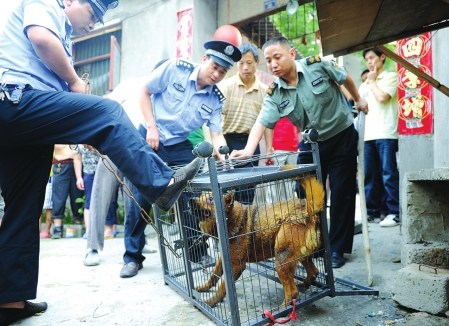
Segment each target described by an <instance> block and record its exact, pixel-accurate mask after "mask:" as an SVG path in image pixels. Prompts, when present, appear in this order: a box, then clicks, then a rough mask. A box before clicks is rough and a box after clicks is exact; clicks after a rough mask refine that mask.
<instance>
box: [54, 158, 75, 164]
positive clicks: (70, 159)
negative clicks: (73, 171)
mask: <svg viewBox="0 0 449 326" xmlns="http://www.w3.org/2000/svg"><path fill="white" fill-rule="evenodd" d="M70 163H73V159H72V158H68V159H66V160H60V161H59V160H53V163H52V164H70Z"/></svg>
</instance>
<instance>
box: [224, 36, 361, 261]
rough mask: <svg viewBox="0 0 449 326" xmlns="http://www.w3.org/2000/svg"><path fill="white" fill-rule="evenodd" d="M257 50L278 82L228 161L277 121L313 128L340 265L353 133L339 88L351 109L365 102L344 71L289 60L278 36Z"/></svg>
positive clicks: (349, 209)
mask: <svg viewBox="0 0 449 326" xmlns="http://www.w3.org/2000/svg"><path fill="white" fill-rule="evenodd" d="M263 51H264V56H265V61H266V62H267V66H268V68H269V70H270V71H271V72H272V73H273V74H274V75H275V76H276V77H278V78H277V79H276V80H275V81H274V83H273V84H272V85H270V86H269V88H268V90H267V95H266V96H265V99H264V103H263V106H262V111H261V113H260V114H259V117H258V119H257V122H256V123H255V125H254V127H253V128H252V130H251V133H250V136H249V139H248V143H247V145H246V146H245V149H244V150H241V151H235V152H233V153H231V157H236V158H237V157H247V156H249V155H252V153H253V152H254V149H255V148H256V146H257V144H258V142H259V140H260V138H261V136H262V134H263V132H264V130H265V128H270V129H272V128H273V127H274V125H275V123H276V122H277V120H279V119H280V118H281V117H287V118H288V119H289V120H291V121H292V122H293V123H294V124H295V125H296V126H297V127H298V128H299V129H300V130H305V129H310V128H315V129H317V130H318V132H319V139H318V144H319V151H320V160H321V172H322V175H323V179H324V180H325V179H326V178H327V177H328V176H329V181H330V189H331V210H330V230H329V242H330V247H331V251H332V256H331V257H332V267H334V268H339V267H342V266H343V265H344V264H345V259H344V256H343V255H344V253H351V251H352V244H353V236H354V219H355V195H356V169H357V141H358V134H357V131H356V130H355V129H354V122H353V116H352V113H351V112H350V111H349V110H348V107H347V104H346V98H345V97H344V95H343V93H342V91H341V89H340V86H339V85H343V86H344V87H345V88H346V89H347V90H348V92H349V93H350V94H351V96H352V98H353V99H354V101H355V106H356V108H357V110H359V111H364V112H365V113H367V112H368V104H367V102H366V101H365V100H364V99H362V98H361V97H360V94H359V92H358V90H357V87H356V86H355V84H354V82H353V80H352V78H351V77H350V76H349V75H348V74H347V73H346V71H345V69H344V68H342V67H339V66H338V65H336V64H335V62H334V61H329V60H325V59H322V58H321V57H319V56H312V57H308V58H305V59H302V60H299V61H295V55H296V51H295V50H294V49H293V48H292V47H291V46H290V43H289V41H288V40H287V39H286V38H284V37H278V38H273V39H271V40H268V41H267V42H266V43H265V44H264V46H263ZM270 145H271V144H267V147H270ZM299 147H300V150H301V151H304V152H305V151H310V149H311V148H310V144H306V143H304V141H302V142H301V143H300V144H299ZM304 154H305V153H300V155H299V157H298V162H299V163H311V160H312V158H311V156H310V154H309V155H304Z"/></svg>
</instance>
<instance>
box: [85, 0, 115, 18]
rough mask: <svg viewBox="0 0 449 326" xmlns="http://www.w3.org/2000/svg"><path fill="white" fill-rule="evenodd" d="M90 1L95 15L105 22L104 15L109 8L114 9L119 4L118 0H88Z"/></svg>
mask: <svg viewBox="0 0 449 326" xmlns="http://www.w3.org/2000/svg"><path fill="white" fill-rule="evenodd" d="M87 1H89V3H90V5H91V7H92V9H93V10H94V12H95V15H96V16H97V17H98V19H99V20H100V21H101V22H102V23H103V16H104V14H105V13H106V11H107V10H108V9H114V8H116V7H117V6H118V0H87Z"/></svg>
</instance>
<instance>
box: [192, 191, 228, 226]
mask: <svg viewBox="0 0 449 326" xmlns="http://www.w3.org/2000/svg"><path fill="white" fill-rule="evenodd" d="M223 199H224V205H225V213H227V212H230V211H231V210H232V208H233V206H234V203H235V201H234V194H233V193H232V192H229V193H226V194H225V195H224V196H223ZM189 207H190V211H191V213H192V214H193V215H195V216H196V217H197V218H198V219H199V220H200V221H205V220H207V219H210V218H213V219H215V202H214V198H213V196H212V193H211V192H203V193H202V194H201V195H200V196H199V197H194V198H192V199H190V200H189Z"/></svg>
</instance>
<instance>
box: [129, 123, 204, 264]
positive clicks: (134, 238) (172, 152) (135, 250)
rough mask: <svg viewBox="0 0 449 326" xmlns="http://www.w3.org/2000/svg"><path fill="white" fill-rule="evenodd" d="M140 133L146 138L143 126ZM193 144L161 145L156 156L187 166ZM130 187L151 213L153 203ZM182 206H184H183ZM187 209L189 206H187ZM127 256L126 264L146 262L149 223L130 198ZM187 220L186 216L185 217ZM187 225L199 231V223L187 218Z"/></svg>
mask: <svg viewBox="0 0 449 326" xmlns="http://www.w3.org/2000/svg"><path fill="white" fill-rule="evenodd" d="M139 132H140V133H141V135H142V138H145V137H146V129H145V128H144V127H143V126H141V127H140V128H139ZM192 148H193V147H192V144H191V143H190V141H188V140H185V141H184V142H182V143H179V144H175V145H171V146H164V145H163V144H159V148H158V150H157V151H156V154H157V155H158V156H159V157H160V158H161V159H162V160H163V161H164V162H166V164H168V165H169V166H176V165H185V164H188V163H190V162H191V161H193V160H194V158H195V156H194V155H193V154H192ZM127 185H128V187H130V189H132V192H133V194H134V197H135V198H136V201H137V203H138V204H139V205H140V206H141V207H142V208H143V209H144V210H145V211H146V212H149V211H150V209H151V203H149V202H148V201H146V200H145V198H144V197H143V196H142V195H141V194H139V192H138V191H137V189H136V187H135V186H134V185H133V184H130V183H129V182H127ZM181 198H182V202H185V204H184V205H187V200H188V199H187V198H185V196H184V195H182V196H181ZM181 205H182V204H181ZM185 207H187V206H185ZM185 210H186V209H183V208H182V207H181V211H182V212H184V211H185ZM125 211H126V219H125V235H124V236H125V254H124V255H123V261H124V262H125V263H129V262H137V263H141V262H143V261H144V259H145V256H143V255H142V249H143V247H144V246H145V228H146V226H147V223H146V222H145V220H144V219H143V218H141V216H140V210H139V208H138V207H137V205H136V204H135V203H134V202H133V201H132V200H129V198H125ZM183 217H184V218H185V219H186V216H183ZM185 223H186V224H187V225H188V226H189V228H191V229H195V230H197V229H198V225H197V224H198V222H197V221H195V220H193V219H190V218H188V217H187V219H186V220H185ZM188 236H189V235H188Z"/></svg>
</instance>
